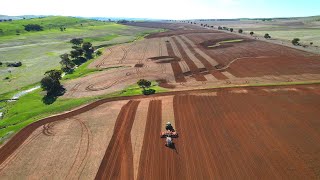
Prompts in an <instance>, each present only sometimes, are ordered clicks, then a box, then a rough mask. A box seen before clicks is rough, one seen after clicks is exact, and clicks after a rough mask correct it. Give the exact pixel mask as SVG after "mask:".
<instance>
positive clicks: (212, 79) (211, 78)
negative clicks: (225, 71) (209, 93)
mask: <svg viewBox="0 0 320 180" xmlns="http://www.w3.org/2000/svg"><path fill="white" fill-rule="evenodd" d="M204 77H205V78H206V79H207V80H208V81H218V79H217V78H215V77H214V76H212V74H207V75H204Z"/></svg>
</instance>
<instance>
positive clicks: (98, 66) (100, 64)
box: [96, 47, 113, 68]
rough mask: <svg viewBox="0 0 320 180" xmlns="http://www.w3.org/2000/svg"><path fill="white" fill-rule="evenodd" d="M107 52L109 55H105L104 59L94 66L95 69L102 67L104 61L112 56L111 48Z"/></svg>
mask: <svg viewBox="0 0 320 180" xmlns="http://www.w3.org/2000/svg"><path fill="white" fill-rule="evenodd" d="M108 51H110V53H109V54H108V55H106V56H105V57H103V59H102V60H101V62H100V63H99V64H98V65H96V68H100V67H101V66H102V65H104V63H105V61H106V60H107V59H108V58H109V57H110V56H111V55H112V54H113V51H112V47H110V48H109V49H108Z"/></svg>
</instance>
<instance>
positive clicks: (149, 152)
mask: <svg viewBox="0 0 320 180" xmlns="http://www.w3.org/2000/svg"><path fill="white" fill-rule="evenodd" d="M161 103H162V101H161V100H151V101H150V103H149V109H148V116H147V123H146V130H145V134H144V140H143V142H144V143H143V146H142V151H141V155H142V156H141V157H140V163H139V171H138V178H137V179H161V180H163V179H177V178H178V179H185V178H184V172H183V171H181V167H182V165H183V162H182V161H181V160H180V158H179V149H178V150H177V149H170V148H166V147H165V140H164V139H161V138H160V136H159V133H160V131H161V122H162V104H161ZM177 128H179V127H177ZM174 142H175V146H176V147H178V146H179V142H178V140H177V139H176V140H175V141H174Z"/></svg>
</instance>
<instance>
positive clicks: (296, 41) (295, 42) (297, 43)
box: [291, 38, 300, 46]
mask: <svg viewBox="0 0 320 180" xmlns="http://www.w3.org/2000/svg"><path fill="white" fill-rule="evenodd" d="M299 41H300V39H299V38H294V39H293V40H292V41H291V42H292V44H293V45H295V46H297V45H299Z"/></svg>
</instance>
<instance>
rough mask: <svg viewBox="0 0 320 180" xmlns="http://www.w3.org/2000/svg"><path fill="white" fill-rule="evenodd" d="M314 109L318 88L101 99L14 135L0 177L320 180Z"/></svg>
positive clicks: (0, 153)
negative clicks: (169, 128)
mask: <svg viewBox="0 0 320 180" xmlns="http://www.w3.org/2000/svg"><path fill="white" fill-rule="evenodd" d="M172 96H173V99H172ZM142 102H143V108H144V109H146V110H147V112H145V114H144V115H143V116H139V115H138V114H137V113H138V112H144V111H142V110H143V109H141V108H140V109H139V107H140V105H141V106H142ZM145 105H147V106H148V108H146V107H145ZM319 106H320V86H319V85H295V86H274V87H247V88H224V89H211V90H193V91H183V92H168V93H164V94H156V95H152V96H137V97H121V98H113V99H106V100H100V101H97V102H95V103H92V104H89V105H87V106H84V107H82V108H79V109H77V110H74V111H70V112H67V113H65V114H61V115H57V116H53V117H49V118H46V119H43V120H40V121H38V122H36V123H33V124H31V125H29V126H27V127H26V128H24V129H23V130H22V131H20V132H19V133H17V134H16V135H15V136H14V137H13V138H12V139H11V140H10V141H9V142H7V143H6V144H5V145H4V146H3V147H2V148H1V149H0V175H1V177H3V178H4V179H6V178H12V177H13V178H14V179H21V178H26V177H28V178H32V179H39V178H57V179H61V178H67V179H68V178H70V179H73V178H80V179H93V178H94V177H95V178H96V179H134V178H137V179H159V180H160V179H161V180H162V179H302V178H304V179H318V178H320V173H319V172H320V160H319V157H320V154H319V152H320V124H319V120H318V117H319V116H320V111H319ZM164 112H165V113H164ZM168 113H170V114H168ZM169 117H170V118H169ZM173 117H174V118H173ZM164 118H169V119H170V121H173V124H174V128H175V129H176V131H177V132H178V133H179V137H178V138H175V139H174V140H173V142H174V146H172V147H171V148H168V147H165V145H164V143H165V140H164V139H161V138H160V135H159V133H160V132H161V131H162V130H163V127H162V126H163V124H164V123H165V122H166V121H168V119H164ZM136 120H138V121H139V123H138V124H139V125H140V128H138V127H137V126H136V125H138V124H136V125H135V121H136ZM144 122H145V123H144ZM101 125H102V126H101ZM137 132H144V134H143V135H142V134H139V133H137ZM133 135H134V136H133ZM135 136H136V137H135ZM140 146H141V147H140ZM135 148H137V149H135ZM34 152H37V153H34ZM61 152H67V153H61ZM134 157H139V158H138V159H137V158H134ZM29 162H30V163H29ZM136 165H138V166H137V167H136Z"/></svg>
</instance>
